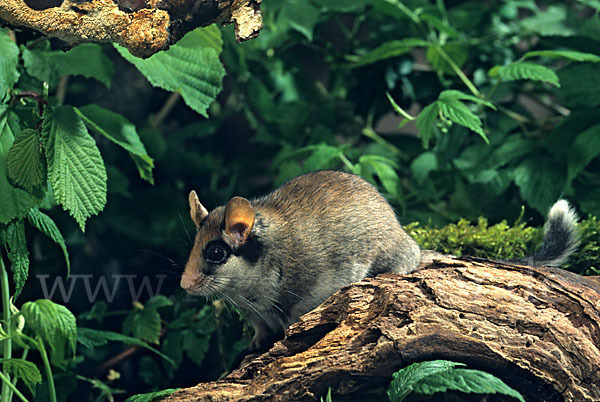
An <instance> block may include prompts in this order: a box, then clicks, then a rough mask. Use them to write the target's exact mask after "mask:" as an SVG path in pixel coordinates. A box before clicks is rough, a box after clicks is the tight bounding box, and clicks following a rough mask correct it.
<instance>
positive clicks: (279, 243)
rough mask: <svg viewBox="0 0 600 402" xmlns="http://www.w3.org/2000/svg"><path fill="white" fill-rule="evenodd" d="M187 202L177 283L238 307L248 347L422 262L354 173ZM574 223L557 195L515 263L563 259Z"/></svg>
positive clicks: (263, 342) (312, 177)
mask: <svg viewBox="0 0 600 402" xmlns="http://www.w3.org/2000/svg"><path fill="white" fill-rule="evenodd" d="M189 202H190V214H191V217H192V219H193V221H194V223H195V224H196V227H197V228H198V231H197V234H196V238H195V242H194V246H193V248H192V251H191V253H190V257H189V260H188V262H187V264H186V266H185V271H184V273H183V276H182V278H181V287H182V288H184V289H185V290H186V291H187V292H188V293H190V294H193V295H204V296H211V295H216V296H219V297H222V298H223V299H225V300H227V301H229V302H231V303H233V304H235V305H236V306H238V307H239V308H240V309H241V310H242V311H243V312H244V313H245V316H246V317H247V318H248V319H249V321H250V323H251V324H252V326H253V327H254V330H255V335H254V338H253V340H252V343H251V345H250V350H257V349H261V348H264V347H265V346H269V345H268V343H269V339H271V337H272V335H273V334H274V333H280V332H281V331H283V330H285V329H286V328H287V327H288V326H289V325H290V324H292V323H294V322H295V321H297V320H298V318H299V317H300V316H301V315H302V314H304V313H306V312H308V311H310V310H312V309H313V308H315V307H316V306H317V305H319V304H320V303H322V302H323V301H324V300H325V299H326V298H327V297H329V296H330V295H331V294H333V293H334V292H335V291H337V290H338V289H340V288H341V287H342V286H345V285H348V284H350V283H353V282H356V281H359V280H361V279H363V278H365V277H368V276H375V275H377V274H379V273H383V272H395V273H409V272H412V271H414V270H415V269H416V268H417V266H418V265H419V261H420V249H419V246H418V245H417V244H416V242H415V241H414V240H413V239H412V238H411V237H410V236H409V235H408V234H407V233H406V232H405V231H404V230H403V229H402V227H401V226H400V223H399V222H398V220H397V218H396V215H395V213H394V211H393V210H392V208H391V206H390V205H389V204H388V203H387V201H386V200H385V199H384V198H383V197H382V196H381V195H380V194H379V192H378V191H377V190H376V189H375V187H373V186H372V185H371V184H369V183H367V182H366V181H365V180H363V179H362V178H360V177H359V176H355V175H352V174H348V173H343V172H338V171H319V172H313V173H309V174H305V175H302V176H299V177H296V178H295V179H292V180H290V181H288V182H287V183H285V184H283V185H282V186H281V187H279V188H278V189H276V190H275V191H273V192H272V193H270V194H268V195H265V196H262V197H259V198H256V199H253V200H250V201H248V200H246V199H245V198H241V197H234V198H232V199H231V200H230V201H229V202H228V203H227V205H225V206H221V207H218V208H215V209H214V210H213V211H211V212H210V213H209V212H208V211H207V210H206V208H204V207H203V206H202V204H201V203H200V201H199V200H198V197H197V195H196V193H195V192H194V191H192V192H191V193H190V196H189ZM576 220H577V217H576V215H575V214H574V212H572V210H571V209H570V208H569V206H568V204H567V202H566V201H562V200H561V201H559V202H557V203H556V204H555V206H554V207H553V208H552V209H551V212H550V214H549V219H548V222H547V224H546V234H545V237H544V242H543V244H542V246H541V247H540V249H539V251H538V252H537V253H536V254H534V255H533V256H532V257H530V258H529V259H524V260H522V261H520V262H523V263H527V264H529V265H557V264H559V263H561V262H562V261H563V260H564V259H565V258H566V257H567V256H568V254H569V253H571V252H572V251H573V249H574V248H575V246H576V243H577V239H576V236H575V232H574V226H575V223H576Z"/></svg>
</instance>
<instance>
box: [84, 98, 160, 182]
mask: <svg viewBox="0 0 600 402" xmlns="http://www.w3.org/2000/svg"><path fill="white" fill-rule="evenodd" d="M75 111H76V112H77V114H78V115H79V117H81V119H82V120H83V122H84V124H85V125H86V126H87V127H88V129H90V130H93V131H95V132H97V133H99V134H102V135H103V136H104V137H106V138H108V139H109V140H111V141H112V142H114V143H115V144H118V145H120V146H121V147H123V148H124V149H125V150H127V151H128V152H129V154H130V155H131V158H132V159H133V161H134V162H135V164H136V166H137V168H138V172H139V174H140V176H141V177H142V178H143V179H145V180H147V181H148V182H150V183H151V184H154V180H153V179H152V169H153V168H154V160H153V159H152V158H151V157H150V156H148V153H147V152H146V147H144V144H143V143H142V140H141V139H140V136H139V135H138V133H137V131H136V129H135V125H134V124H133V123H131V122H130V121H129V120H127V119H126V118H125V117H123V116H122V115H120V114H118V113H114V112H111V111H110V110H107V109H104V108H102V107H100V106H96V105H87V106H82V107H80V108H76V109H75Z"/></svg>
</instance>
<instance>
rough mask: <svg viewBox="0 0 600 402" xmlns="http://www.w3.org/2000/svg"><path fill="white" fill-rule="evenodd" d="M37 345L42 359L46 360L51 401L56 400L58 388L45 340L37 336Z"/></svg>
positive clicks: (45, 365)
mask: <svg viewBox="0 0 600 402" xmlns="http://www.w3.org/2000/svg"><path fill="white" fill-rule="evenodd" d="M36 346H37V349H38V350H39V352H40V355H42V360H43V361H44V368H45V369H46V377H47V379H48V391H49V393H50V402H56V389H55V388H54V377H53V376H52V368H51V367H50V361H48V354H46V349H45V348H44V342H42V340H41V338H40V337H39V336H38V337H36Z"/></svg>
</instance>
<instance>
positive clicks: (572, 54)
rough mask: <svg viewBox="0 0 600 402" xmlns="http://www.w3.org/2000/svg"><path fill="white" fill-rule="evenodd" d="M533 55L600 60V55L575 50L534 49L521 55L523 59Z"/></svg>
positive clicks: (591, 60)
mask: <svg viewBox="0 0 600 402" xmlns="http://www.w3.org/2000/svg"><path fill="white" fill-rule="evenodd" d="M531 57H548V58H552V59H567V60H573V61H589V62H592V63H598V62H600V56H598V55H595V54H593V53H584V52H577V51H574V50H533V51H531V52H527V53H525V54H524V55H523V57H521V58H522V59H523V60H525V59H529V58H531Z"/></svg>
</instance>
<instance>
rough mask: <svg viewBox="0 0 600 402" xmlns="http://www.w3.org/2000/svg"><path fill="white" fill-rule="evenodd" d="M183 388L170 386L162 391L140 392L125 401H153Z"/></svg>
mask: <svg viewBox="0 0 600 402" xmlns="http://www.w3.org/2000/svg"><path fill="white" fill-rule="evenodd" d="M180 389H181V388H169V389H165V390H162V391H156V392H149V393H147V394H138V395H133V396H130V397H129V398H127V399H125V402H153V401H156V400H158V399H164V398H166V397H167V396H169V395H171V394H173V393H175V392H177V391H179V390H180Z"/></svg>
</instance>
